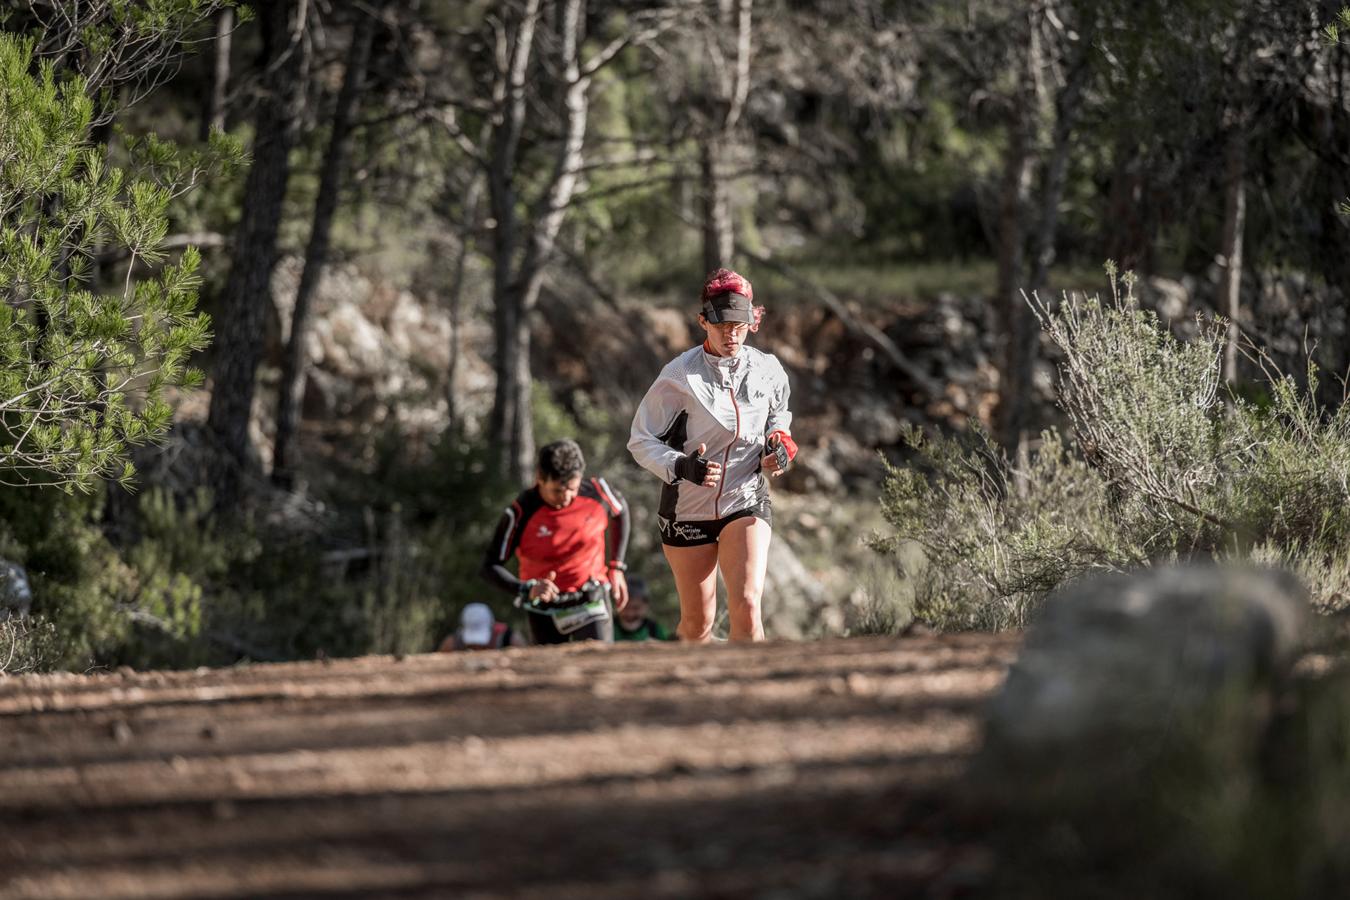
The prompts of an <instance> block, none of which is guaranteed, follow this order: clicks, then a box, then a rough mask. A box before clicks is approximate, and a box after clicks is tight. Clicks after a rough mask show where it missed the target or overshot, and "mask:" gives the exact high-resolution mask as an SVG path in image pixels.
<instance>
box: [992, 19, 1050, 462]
mask: <svg viewBox="0 0 1350 900" xmlns="http://www.w3.org/2000/svg"><path fill="white" fill-rule="evenodd" d="M1035 14H1036V13H1035V11H1033V10H1028V11H1027V12H1025V13H1023V14H1020V15H1018V16H1017V23H1018V25H1019V26H1020V27H1021V29H1023V30H1024V34H1025V36H1024V39H1023V40H1021V41H1019V42H1018V46H1022V47H1026V48H1027V51H1026V56H1025V58H1024V60H1023V62H1022V69H1021V73H1020V75H1019V77H1018V85H1017V88H1016V93H1015V94H1014V97H1013V104H1012V111H1011V117H1010V119H1009V122H1008V147H1007V150H1006V155H1005V157H1004V163H1003V180H1002V184H1001V187H1000V191H999V222H998V231H999V248H998V294H997V296H996V298H995V304H996V306H995V308H996V310H997V311H998V316H999V320H1000V321H999V324H1000V326H1001V330H1002V332H1003V340H1004V343H1003V347H1004V353H1003V371H1002V373H1001V376H1002V377H1001V378H1000V379H999V405H998V423H997V425H998V427H997V430H996V431H997V434H998V436H999V440H1000V442H1001V443H1002V444H1003V446H1004V447H1005V448H1006V449H1007V450H1009V451H1010V452H1011V451H1015V450H1016V449H1017V448H1018V446H1019V445H1020V444H1021V442H1022V439H1023V431H1024V430H1025V428H1026V418H1027V407H1028V402H1027V401H1028V396H1029V394H1030V393H1031V375H1032V366H1033V362H1034V351H1035V346H1034V344H1032V341H1033V340H1034V337H1035V333H1036V321H1035V317H1034V316H1033V314H1032V312H1031V310H1030V308H1028V306H1027V304H1026V302H1025V301H1024V300H1023V299H1022V296H1021V291H1020V287H1021V284H1020V282H1021V279H1022V277H1023V276H1024V274H1025V271H1024V268H1025V266H1024V263H1025V259H1024V257H1025V251H1024V245H1025V242H1026V221H1025V216H1026V208H1027V204H1028V196H1029V194H1030V191H1031V174H1032V173H1031V150H1032V148H1031V142H1032V128H1033V123H1032V117H1033V116H1034V115H1035V114H1036V77H1037V70H1038V68H1039V66H1040V52H1039V39H1038V37H1037V34H1038V28H1037V27H1036V23H1035V22H1034V21H1033V17H1034V16H1035Z"/></svg>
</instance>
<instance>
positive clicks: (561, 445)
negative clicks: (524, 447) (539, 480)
mask: <svg viewBox="0 0 1350 900" xmlns="http://www.w3.org/2000/svg"><path fill="white" fill-rule="evenodd" d="M584 471H586V457H584V456H582V455H581V447H580V446H578V445H577V442H576V441H574V440H572V439H571V438H563V439H562V440H561V441H554V442H553V443H551V444H545V445H544V446H542V447H540V448H539V474H540V475H543V476H544V480H545V481H571V480H572V479H573V478H576V477H578V476H580V475H581V473H582V472H584Z"/></svg>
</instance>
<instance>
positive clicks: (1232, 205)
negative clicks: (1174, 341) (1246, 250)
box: [1218, 122, 1247, 385]
mask: <svg viewBox="0 0 1350 900" xmlns="http://www.w3.org/2000/svg"><path fill="white" fill-rule="evenodd" d="M1223 187H1224V191H1223V193H1224V204H1223V247H1222V248H1221V249H1220V252H1221V253H1222V255H1223V261H1224V262H1223V277H1222V278H1221V280H1220V281H1219V298H1218V299H1219V308H1220V310H1221V311H1222V313H1223V315H1225V316H1226V317H1227V318H1228V334H1227V339H1226V340H1225V342H1224V348H1223V380H1224V383H1225V384H1229V385H1232V384H1234V383H1235V382H1236V381H1237V367H1238V340H1239V337H1240V334H1239V330H1238V316H1239V315H1240V313H1241V311H1242V307H1241V294H1242V237H1243V232H1244V231H1245V229H1246V224H1247V130H1246V128H1245V126H1244V125H1243V124H1241V123H1240V122H1234V123H1233V124H1232V125H1231V126H1230V127H1229V131H1228V134H1227V136H1226V139H1225V141H1224V185H1223Z"/></svg>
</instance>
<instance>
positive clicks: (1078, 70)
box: [1027, 35, 1092, 353]
mask: <svg viewBox="0 0 1350 900" xmlns="http://www.w3.org/2000/svg"><path fill="white" fill-rule="evenodd" d="M1091 52H1092V44H1091V38H1090V36H1089V35H1081V36H1079V38H1078V43H1077V45H1076V46H1075V48H1074V51H1073V56H1072V59H1071V61H1070V63H1069V67H1068V73H1067V75H1066V77H1065V80H1064V87H1063V88H1061V89H1060V91H1059V96H1057V97H1056V98H1055V127H1054V135H1053V137H1052V138H1051V147H1050V160H1049V162H1048V163H1047V164H1046V168H1045V181H1044V183H1043V185H1042V192H1041V219H1040V227H1039V230H1038V231H1037V234H1036V242H1035V248H1036V250H1035V256H1034V267H1033V268H1032V272H1031V279H1030V281H1028V282H1027V292H1028V293H1030V294H1034V293H1037V292H1039V291H1041V290H1044V289H1045V285H1046V282H1047V281H1048V280H1049V278H1050V267H1051V266H1052V265H1054V262H1055V239H1056V235H1057V232H1058V230H1059V204H1060V200H1062V199H1063V196H1064V179H1065V177H1066V176H1067V175H1068V171H1069V151H1070V150H1071V149H1072V146H1073V134H1074V130H1075V129H1076V128H1077V127H1078V113H1079V111H1080V110H1081V109H1082V106H1083V90H1084V88H1085V87H1086V86H1087V81H1088V77H1089V75H1090V73H1091V71H1092V67H1091V64H1090V54H1091ZM1032 337H1033V338H1035V337H1036V333H1035V331H1033V332H1032ZM1028 352H1033V353H1034V352H1035V347H1034V345H1033V346H1032V347H1031V348H1029V350H1028Z"/></svg>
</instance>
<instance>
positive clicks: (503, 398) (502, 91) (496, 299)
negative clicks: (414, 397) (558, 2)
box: [488, 0, 539, 480]
mask: <svg viewBox="0 0 1350 900" xmlns="http://www.w3.org/2000/svg"><path fill="white" fill-rule="evenodd" d="M538 19H539V0H527V2H526V4H525V7H524V9H523V10H522V11H521V15H520V19H519V21H518V22H517V23H516V27H515V33H514V42H513V43H511V44H510V46H506V45H505V44H499V46H498V48H497V54H498V59H497V65H498V69H497V76H498V77H497V81H496V83H495V85H494V87H493V101H494V105H495V106H496V108H497V110H496V112H497V116H498V117H499V121H498V122H497V123H496V124H495V125H494V126H493V131H492V152H491V156H490V162H489V170H488V203H489V207H490V209H491V210H492V325H493V347H494V350H495V353H496V356H495V359H494V368H495V369H496V375H497V384H496V387H495V389H494V390H493V395H492V412H491V414H490V415H489V417H488V437H489V439H490V440H491V441H492V446H493V450H494V452H495V454H496V458H497V462H498V465H499V466H500V468H501V470H502V471H503V472H506V473H514V474H519V472H518V466H517V464H516V454H515V452H514V448H513V443H514V440H515V437H514V436H515V435H517V434H519V427H518V426H517V419H518V418H519V417H520V409H519V401H520V390H519V388H518V385H517V380H518V379H519V377H520V367H519V366H518V365H517V362H516V358H517V354H518V353H519V350H520V342H519V340H518V336H517V332H518V330H519V329H520V328H522V327H526V326H525V325H524V324H523V323H524V321H525V318H524V316H522V315H521V310H520V286H519V285H518V284H517V281H516V276H515V267H516V255H517V252H518V249H519V247H520V234H519V226H518V219H517V215H516V202H517V200H518V197H519V195H518V192H517V189H516V183H515V178H516V162H517V151H518V150H519V148H520V138H521V134H522V132H523V130H524V127H525V112H526V99H527V98H526V96H525V83H526V74H527V73H528V71H529V66H530V56H531V54H532V53H533V49H534V35H535V30H536V27H537V25H538ZM527 478H528V476H527ZM526 480H527V479H526Z"/></svg>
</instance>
